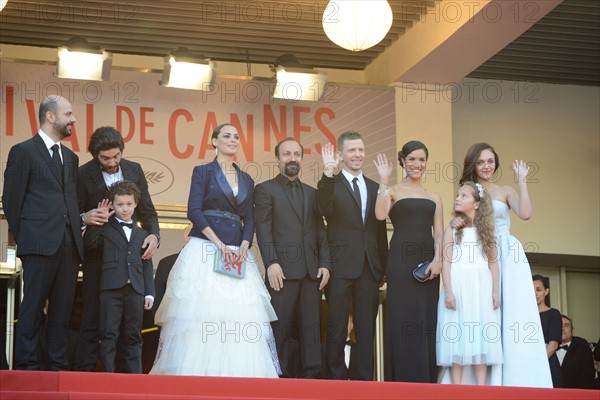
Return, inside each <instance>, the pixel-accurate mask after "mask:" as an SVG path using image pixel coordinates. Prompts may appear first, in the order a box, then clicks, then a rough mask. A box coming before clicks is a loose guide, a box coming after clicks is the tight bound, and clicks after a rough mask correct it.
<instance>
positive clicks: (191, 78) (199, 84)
mask: <svg viewBox="0 0 600 400" xmlns="http://www.w3.org/2000/svg"><path fill="white" fill-rule="evenodd" d="M216 69H217V63H216V62H214V61H210V59H208V58H205V57H204V56H199V55H194V54H192V52H191V51H189V50H188V49H186V48H184V47H180V48H178V49H177V50H173V51H172V52H170V53H169V55H168V56H167V57H165V68H164V70H163V76H162V80H161V81H159V83H160V85H161V86H165V87H172V88H179V89H193V90H212V87H213V84H214V83H215V78H216V76H217V73H216Z"/></svg>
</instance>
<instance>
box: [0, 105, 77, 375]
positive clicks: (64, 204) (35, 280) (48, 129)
mask: <svg viewBox="0 0 600 400" xmlns="http://www.w3.org/2000/svg"><path fill="white" fill-rule="evenodd" d="M39 120H40V130H39V131H38V133H37V134H36V135H35V136H33V137H32V138H31V139H29V140H26V141H24V142H22V143H19V144H17V145H15V146H13V147H12V148H11V150H10V152H9V154H8V160H7V164H6V170H5V172H4V189H3V193H2V204H3V207H4V214H5V216H6V219H7V220H8V225H9V227H10V229H11V230H12V233H13V235H14V237H15V241H16V243H17V255H18V256H19V257H20V258H21V261H22V263H23V281H24V287H23V289H24V290H23V291H24V297H23V301H22V303H21V305H20V306H19V323H18V324H17V327H16V332H15V358H16V368H17V369H39V368H40V364H39V360H38V358H37V351H36V349H37V346H38V333H39V328H40V321H41V316H42V309H43V308H44V304H45V302H46V300H48V319H47V325H46V328H47V337H46V340H47V349H48V366H47V368H48V369H49V370H53V371H59V370H67V369H68V368H69V365H68V361H67V357H66V351H67V338H68V337H69V335H68V326H69V318H70V316H71V309H72V307H73V300H74V297H75V288H76V285H77V271H78V267H79V263H80V262H81V259H82V257H83V242H82V240H81V221H80V219H79V207H78V205H77V189H76V185H77V167H78V165H79V158H78V157H77V155H75V153H73V152H72V151H71V150H69V149H68V148H67V147H65V146H62V145H61V143H60V141H61V140H62V139H64V138H66V137H69V136H71V134H72V132H71V129H72V127H73V124H74V123H75V116H74V115H73V109H72V106H71V103H70V102H69V101H68V100H67V99H65V98H63V97H60V96H48V97H46V98H44V100H43V101H42V104H41V105H40V109H39Z"/></svg>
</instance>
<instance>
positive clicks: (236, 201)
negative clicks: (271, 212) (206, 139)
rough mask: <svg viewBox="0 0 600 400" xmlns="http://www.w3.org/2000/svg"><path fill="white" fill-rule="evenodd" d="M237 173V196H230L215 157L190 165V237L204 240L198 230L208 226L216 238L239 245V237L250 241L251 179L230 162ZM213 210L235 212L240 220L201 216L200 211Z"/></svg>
mask: <svg viewBox="0 0 600 400" xmlns="http://www.w3.org/2000/svg"><path fill="white" fill-rule="evenodd" d="M234 167H235V169H236V170H237V176H238V185H239V187H238V195H237V196H234V195H233V191H232V189H231V187H229V184H228V183H227V178H226V177H225V175H224V174H223V171H222V170H221V167H220V166H219V164H218V163H217V160H216V159H215V160H214V161H213V162H211V163H209V164H205V165H199V166H197V167H194V172H193V173H192V185H191V188H190V196H189V198H188V212H187V216H188V218H189V220H190V221H192V223H193V224H194V226H193V227H192V230H191V231H190V236H194V237H199V238H202V239H207V238H206V237H205V236H204V235H203V234H202V230H203V229H204V228H206V227H207V226H210V227H211V228H212V229H213V231H214V232H215V234H216V235H217V236H218V237H219V239H220V240H221V241H222V242H223V243H225V244H230V245H234V246H239V245H240V243H241V242H242V241H243V240H247V241H248V242H249V243H250V244H252V237H253V236H254V212H253V208H254V203H253V197H252V192H253V190H254V181H253V180H252V178H251V177H250V175H248V174H247V173H245V172H243V171H241V170H240V169H239V167H238V166H237V165H235V164H234ZM205 210H217V211H226V212H230V213H232V214H236V215H238V216H239V217H240V219H241V222H237V221H233V220H231V219H229V218H224V217H218V216H217V217H215V216H205V215H204V214H203V211H205Z"/></svg>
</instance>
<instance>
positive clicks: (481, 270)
mask: <svg viewBox="0 0 600 400" xmlns="http://www.w3.org/2000/svg"><path fill="white" fill-rule="evenodd" d="M454 211H455V213H456V215H457V216H460V217H462V219H463V220H464V221H465V223H464V225H463V226H462V227H460V228H459V229H458V230H454V229H453V228H452V227H451V226H449V227H448V228H447V229H446V231H445V232H444V245H443V248H444V259H443V263H442V278H443V282H444V290H443V291H442V294H441V296H440V301H439V304H438V329H437V352H436V353H437V363H438V365H439V366H441V367H450V375H451V380H452V383H458V384H459V383H462V375H463V366H466V365H468V366H472V369H473V372H474V375H475V379H476V382H477V384H478V385H484V384H485V382H486V377H487V370H488V366H490V365H499V364H502V342H501V327H500V323H501V321H500V309H499V307H500V294H499V293H500V287H499V271H498V262H497V260H496V258H497V251H496V240H495V235H494V218H493V214H492V204H491V200H490V196H489V194H488V193H486V191H485V190H484V189H483V186H482V185H481V184H478V183H473V182H465V183H464V185H463V186H462V187H461V188H460V189H459V191H458V195H457V197H456V200H455V203H454Z"/></svg>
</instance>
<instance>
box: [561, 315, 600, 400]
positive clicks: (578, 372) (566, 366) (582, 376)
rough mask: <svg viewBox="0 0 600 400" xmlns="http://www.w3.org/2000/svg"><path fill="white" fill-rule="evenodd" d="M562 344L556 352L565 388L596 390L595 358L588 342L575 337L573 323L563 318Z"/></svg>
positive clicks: (567, 318)
mask: <svg viewBox="0 0 600 400" xmlns="http://www.w3.org/2000/svg"><path fill="white" fill-rule="evenodd" d="M562 323H563V328H562V343H561V344H560V346H559V347H558V350H557V351H556V356H557V357H558V361H559V362H560V368H561V370H562V375H563V382H564V387H565V388H576V389H595V388H596V382H595V380H594V375H595V370H594V356H593V354H592V349H590V345H589V344H588V342H587V340H585V339H583V338H580V337H577V336H573V328H574V327H573V321H572V320H571V318H569V317H567V316H566V315H563V316H562Z"/></svg>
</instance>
